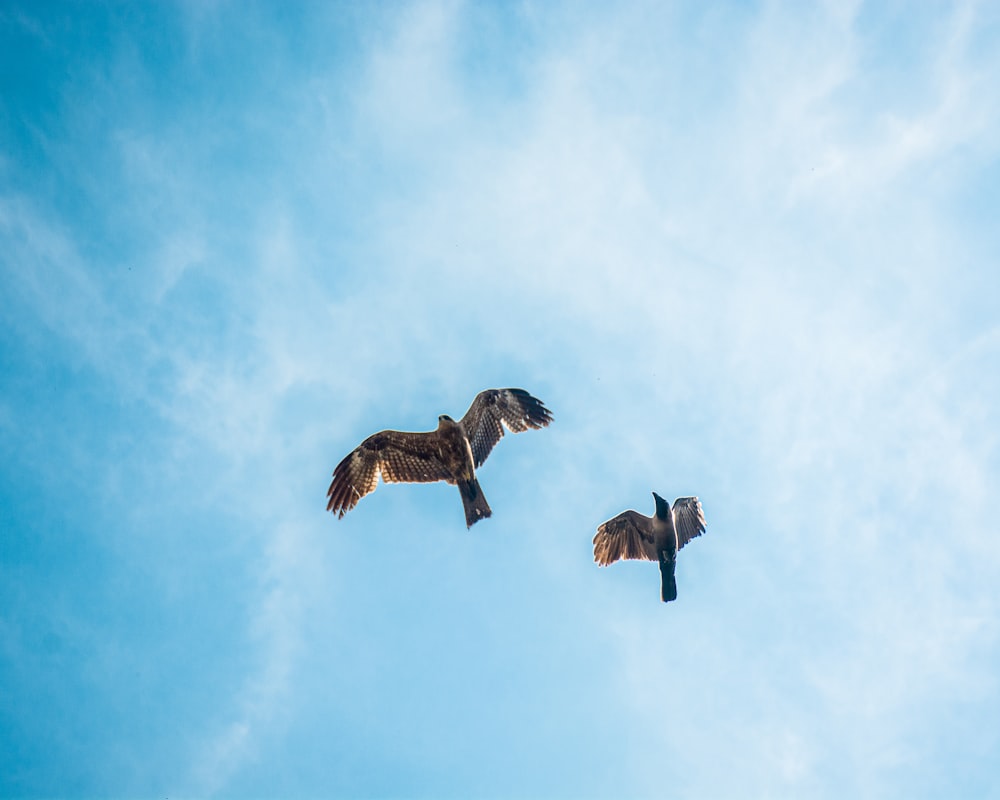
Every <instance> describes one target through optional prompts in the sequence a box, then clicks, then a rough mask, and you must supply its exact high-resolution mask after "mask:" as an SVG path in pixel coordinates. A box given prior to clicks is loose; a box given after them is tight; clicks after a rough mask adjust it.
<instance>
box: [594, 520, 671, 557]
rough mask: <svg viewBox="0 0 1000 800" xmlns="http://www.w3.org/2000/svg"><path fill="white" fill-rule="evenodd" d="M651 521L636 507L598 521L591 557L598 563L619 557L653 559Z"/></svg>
mask: <svg viewBox="0 0 1000 800" xmlns="http://www.w3.org/2000/svg"><path fill="white" fill-rule="evenodd" d="M652 522H653V521H652V519H650V518H649V517H646V516H643V515H642V514H640V513H639V512H638V511H623V512H622V513H621V514H619V515H618V516H617V517H613V518H611V519H609V520H608V521H607V522H603V523H601V524H600V525H599V526H598V528H597V535H596V536H594V561H596V562H597V563H598V564H599V565H600V566H602V567H606V566H607V565H608V564H613V563H614V562H615V561H618V560H619V559H623V558H633V559H638V560H640V561H656V559H657V557H656V547H655V545H654V543H653V533H652Z"/></svg>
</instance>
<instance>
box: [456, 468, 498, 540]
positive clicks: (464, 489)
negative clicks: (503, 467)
mask: <svg viewBox="0 0 1000 800" xmlns="http://www.w3.org/2000/svg"><path fill="white" fill-rule="evenodd" d="M458 489H459V491H460V492H461V493H462V505H464V506H465V525H466V527H469V528H471V527H472V526H473V525H475V524H476V523H477V522H479V520H481V519H486V517H489V516H492V515H493V512H492V511H491V510H490V504H489V503H487V502H486V498H485V497H484V496H483V490H482V489H480V488H479V481H478V480H477V479H476V478H473V479H472V480H471V481H459V483H458Z"/></svg>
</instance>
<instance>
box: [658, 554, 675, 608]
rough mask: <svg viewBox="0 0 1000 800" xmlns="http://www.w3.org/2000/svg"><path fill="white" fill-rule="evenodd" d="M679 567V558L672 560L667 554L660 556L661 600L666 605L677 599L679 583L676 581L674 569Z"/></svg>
mask: <svg viewBox="0 0 1000 800" xmlns="http://www.w3.org/2000/svg"><path fill="white" fill-rule="evenodd" d="M676 567H677V556H676V554H675V555H674V557H673V558H671V557H670V556H669V555H668V554H667V553H661V554H660V599H661V600H662V601H663V602H664V603H669V602H670V601H671V600H676V599H677V581H676V580H675V579H674V569H675V568H676Z"/></svg>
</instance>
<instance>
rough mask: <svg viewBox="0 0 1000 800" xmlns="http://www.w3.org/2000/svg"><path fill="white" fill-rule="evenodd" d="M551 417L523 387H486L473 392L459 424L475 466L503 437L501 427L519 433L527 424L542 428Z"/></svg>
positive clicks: (482, 460)
mask: <svg viewBox="0 0 1000 800" xmlns="http://www.w3.org/2000/svg"><path fill="white" fill-rule="evenodd" d="M551 421H552V412H550V411H549V410H548V409H547V408H546V407H545V406H544V405H543V404H542V401H541V400H539V399H538V398H537V397H532V396H531V395H530V394H528V393H527V392H526V391H524V389H487V390H485V391H483V392H480V393H479V394H477V395H476V399H475V400H473V401H472V405H471V406H469V410H468V411H466V412H465V416H464V417H462V419H461V420H459V425H461V426H462V429H463V430H464V431H465V435H466V436H467V437H469V444H470V445H471V446H472V458H473V460H474V461H475V464H476V466H477V467H478V466H479V465H480V464H482V463H483V462H484V461H485V460H486V457H487V456H488V455H489V454H490V451H491V450H492V449H493V448H494V447H495V446H496V443H497V442H499V441H500V439H502V438H503V429H504V427H506V428H507V430H509V431H511V432H512V433H521V432H522V431H526V430H528V429H529V428H536V429H537V428H544V427H545V426H546V425H548V424H549V423H550V422H551Z"/></svg>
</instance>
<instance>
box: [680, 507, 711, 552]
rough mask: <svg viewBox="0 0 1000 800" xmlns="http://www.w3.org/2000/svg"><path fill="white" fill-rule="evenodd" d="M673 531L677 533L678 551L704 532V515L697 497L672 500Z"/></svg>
mask: <svg viewBox="0 0 1000 800" xmlns="http://www.w3.org/2000/svg"><path fill="white" fill-rule="evenodd" d="M673 511H674V530H676V531H677V549H678V550H680V549H681V548H682V547H683V546H684V545H686V544H687V543H688V542H690V541H691V540H692V539H693V538H694V537H695V536H701V535H702V534H703V533H704V532H705V513H704V512H703V511H702V510H701V502H700V501H699V500H698V498H697V497H678V498H677V499H676V500H674V508H673Z"/></svg>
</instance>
